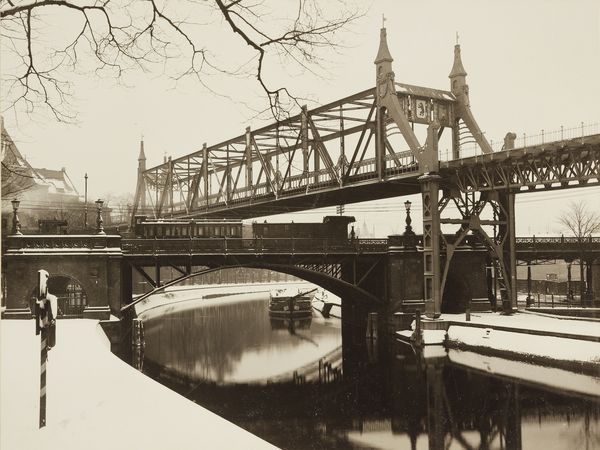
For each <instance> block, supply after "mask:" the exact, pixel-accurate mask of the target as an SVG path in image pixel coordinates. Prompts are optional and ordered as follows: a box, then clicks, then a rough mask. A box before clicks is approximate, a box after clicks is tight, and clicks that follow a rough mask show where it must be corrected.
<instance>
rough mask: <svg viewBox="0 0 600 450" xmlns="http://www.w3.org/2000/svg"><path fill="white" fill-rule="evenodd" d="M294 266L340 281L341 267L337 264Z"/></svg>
mask: <svg viewBox="0 0 600 450" xmlns="http://www.w3.org/2000/svg"><path fill="white" fill-rule="evenodd" d="M294 265H295V266H296V267H299V268H301V269H305V270H310V271H313V272H320V273H324V274H325V275H329V276H330V277H331V278H337V279H338V280H341V279H342V265H341V264H338V263H332V264H325V263H321V264H294Z"/></svg>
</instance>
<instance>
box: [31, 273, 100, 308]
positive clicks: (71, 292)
mask: <svg viewBox="0 0 600 450" xmlns="http://www.w3.org/2000/svg"><path fill="white" fill-rule="evenodd" d="M35 291H36V288H34V289H33V290H32V291H31V295H30V296H29V298H30V301H29V307H30V309H31V311H34V308H33V306H34V303H35ZM48 292H49V293H51V294H53V295H56V297H58V311H55V312H54V314H55V315H57V317H77V318H81V317H83V310H84V309H85V307H86V306H87V300H88V293H87V291H86V289H85V283H82V282H80V281H79V280H78V279H77V278H75V277H73V276H72V275H70V274H68V273H66V272H58V273H52V274H51V275H50V277H49V278H48Z"/></svg>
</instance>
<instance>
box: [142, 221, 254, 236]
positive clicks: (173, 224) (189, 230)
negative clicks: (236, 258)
mask: <svg viewBox="0 0 600 450" xmlns="http://www.w3.org/2000/svg"><path fill="white" fill-rule="evenodd" d="M242 226H243V224H242V221H241V220H225V219H223V220H202V219H147V217H146V216H136V217H135V226H134V233H135V236H136V237H138V238H146V239H148V238H149V239H152V238H158V239H160V238H167V239H169V238H170V239H173V238H190V237H195V238H211V237H214V238H224V237H228V238H241V237H242Z"/></svg>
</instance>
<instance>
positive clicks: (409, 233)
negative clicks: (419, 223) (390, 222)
mask: <svg viewBox="0 0 600 450" xmlns="http://www.w3.org/2000/svg"><path fill="white" fill-rule="evenodd" d="M411 204H412V203H411V202H410V200H406V201H405V202H404V208H406V227H405V228H404V235H405V236H414V234H415V232H414V231H413V229H412V227H411V226H410V224H411V223H412V219H411V218H410V205H411Z"/></svg>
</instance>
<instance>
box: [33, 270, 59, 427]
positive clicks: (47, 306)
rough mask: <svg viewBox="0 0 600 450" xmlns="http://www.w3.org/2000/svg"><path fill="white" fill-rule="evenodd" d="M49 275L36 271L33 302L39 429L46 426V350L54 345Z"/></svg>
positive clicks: (54, 307)
mask: <svg viewBox="0 0 600 450" xmlns="http://www.w3.org/2000/svg"><path fill="white" fill-rule="evenodd" d="M49 277H50V275H49V274H48V272H47V271H45V270H38V282H37V290H36V302H35V334H36V335H40V414H39V427H40V428H42V427H44V426H46V368H47V362H48V350H50V349H51V348H52V347H54V345H55V344H56V318H55V313H56V311H57V298H56V296H55V295H52V294H50V293H49V292H48V279H49Z"/></svg>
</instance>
